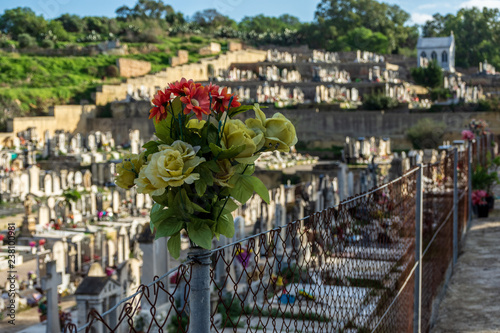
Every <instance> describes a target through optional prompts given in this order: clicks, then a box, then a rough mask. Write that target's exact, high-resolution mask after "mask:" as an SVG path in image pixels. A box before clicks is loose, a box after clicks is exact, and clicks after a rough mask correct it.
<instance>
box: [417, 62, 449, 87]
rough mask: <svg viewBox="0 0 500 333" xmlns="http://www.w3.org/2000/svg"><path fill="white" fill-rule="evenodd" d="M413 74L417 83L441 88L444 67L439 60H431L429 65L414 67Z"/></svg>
mask: <svg viewBox="0 0 500 333" xmlns="http://www.w3.org/2000/svg"><path fill="white" fill-rule="evenodd" d="M410 71H411V76H412V77H413V80H414V81H415V83H417V84H419V85H422V86H424V87H427V88H439V87H441V86H442V85H443V69H442V68H441V66H439V64H438V63H437V61H430V62H429V65H428V66H427V67H418V68H412V69H411V70H410Z"/></svg>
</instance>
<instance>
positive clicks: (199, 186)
mask: <svg viewBox="0 0 500 333" xmlns="http://www.w3.org/2000/svg"><path fill="white" fill-rule="evenodd" d="M194 189H195V190H196V194H198V196H200V197H202V196H203V195H204V194H205V192H206V191H207V183H206V182H205V180H204V179H203V177H201V174H200V179H198V180H197V181H195V182H194Z"/></svg>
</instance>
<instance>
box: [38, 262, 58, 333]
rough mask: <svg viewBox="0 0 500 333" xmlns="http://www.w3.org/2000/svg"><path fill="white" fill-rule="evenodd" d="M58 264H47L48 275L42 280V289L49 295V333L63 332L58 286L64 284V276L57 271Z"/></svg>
mask: <svg viewBox="0 0 500 333" xmlns="http://www.w3.org/2000/svg"><path fill="white" fill-rule="evenodd" d="M56 267H57V266H56V262H55V261H51V262H48V263H47V275H46V277H44V278H42V289H43V290H44V291H45V293H46V295H47V330H46V332H47V333H52V332H61V327H60V323H59V307H58V296H57V286H58V285H60V284H61V283H62V274H61V273H58V272H57V271H56Z"/></svg>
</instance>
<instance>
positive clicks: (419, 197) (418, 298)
mask: <svg viewBox="0 0 500 333" xmlns="http://www.w3.org/2000/svg"><path fill="white" fill-rule="evenodd" d="M423 178H424V168H423V165H422V164H419V170H418V171H417V193H416V211H415V261H416V263H417V267H416V268H415V296H414V306H413V332H414V333H420V331H421V327H422V238H423V232H422V230H423V228H422V225H423V203H424V196H423V193H424V188H423V184H424V183H423Z"/></svg>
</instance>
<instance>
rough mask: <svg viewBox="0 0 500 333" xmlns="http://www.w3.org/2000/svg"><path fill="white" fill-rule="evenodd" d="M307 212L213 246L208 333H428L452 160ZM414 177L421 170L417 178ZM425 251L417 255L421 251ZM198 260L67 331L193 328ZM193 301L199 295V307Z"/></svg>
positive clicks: (462, 161)
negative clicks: (418, 328) (418, 326)
mask: <svg viewBox="0 0 500 333" xmlns="http://www.w3.org/2000/svg"><path fill="white" fill-rule="evenodd" d="M468 156H469V155H468V152H467V151H461V152H459V153H458V160H457V161H456V163H457V181H456V184H457V189H458V201H457V202H458V204H459V205H458V216H457V217H458V224H457V227H458V228H459V229H458V230H459V234H461V233H462V231H463V230H465V227H466V223H467V219H468V206H469V204H468V199H469V196H468V191H469V188H468V181H469V178H468V174H469V173H468V168H469V162H470V161H469V160H468ZM419 170H420V169H419V168H414V169H412V170H410V171H409V172H407V173H406V174H405V175H403V176H402V177H400V178H398V179H396V180H394V181H392V182H390V183H388V184H385V185H383V186H380V187H378V188H375V189H373V190H371V191H369V192H367V193H363V194H361V195H358V196H356V197H353V198H350V199H348V200H345V201H344V202H341V203H340V204H339V205H338V206H336V207H330V208H327V209H325V210H322V211H320V212H316V213H314V214H311V215H310V216H308V217H306V218H303V219H297V220H295V221H294V222H291V223H288V224H284V225H282V226H280V227H277V228H275V229H272V230H267V231H264V232H262V233H259V234H256V235H252V236H250V237H247V238H244V239H242V240H240V241H237V242H235V243H231V244H229V245H226V246H223V247H220V248H216V249H213V250H211V251H207V252H206V254H205V257H210V262H211V264H210V273H209V276H208V279H209V281H210V318H209V320H208V322H207V323H206V324H207V332H208V331H210V332H262V331H264V332H267V331H272V332H278V331H280V332H281V331H283V332H410V331H413V327H414V319H415V318H414V313H415V304H417V306H418V304H420V306H421V313H422V319H421V320H422V331H423V332H427V331H429V329H430V325H431V319H432V318H431V316H432V307H433V303H434V302H435V300H436V298H437V295H438V293H439V291H440V290H441V288H442V286H443V283H444V281H446V277H447V272H449V267H450V263H451V262H452V258H453V220H454V219H453V217H454V216H453V213H454V209H453V208H454V195H453V194H454V184H455V182H454V180H455V179H454V170H455V167H454V155H453V151H448V152H447V153H443V156H442V158H441V159H440V161H439V162H437V163H435V164H431V165H426V166H425V167H423V175H424V176H423V177H422V179H420V177H419V176H418V175H419V172H420V171H419ZM417 171H418V172H417ZM419 181H421V182H422V185H423V198H422V199H423V200H422V201H423V210H422V221H423V223H422V228H423V243H422V245H423V249H424V252H423V261H422V276H423V279H422V300H421V302H416V295H415V289H414V288H415V287H414V286H415V269H416V267H417V264H418V258H417V257H416V222H415V221H416V220H418V218H419V217H418V216H417V215H416V214H417V212H418V209H417V183H418V182H419ZM417 249H418V248H417ZM203 259H206V258H200V257H190V258H189V259H188V261H187V262H185V263H184V264H182V265H181V266H179V267H178V268H176V269H174V270H172V271H170V272H167V273H166V274H165V275H164V276H163V277H160V278H159V279H157V280H156V281H155V282H153V283H152V284H150V285H149V286H142V287H141V288H140V289H139V291H138V292H137V293H136V294H135V295H132V296H131V297H129V298H128V299H127V300H126V301H123V302H121V303H118V304H117V305H115V307H114V308H112V309H111V310H108V311H107V312H105V313H103V314H102V315H101V314H99V313H98V312H96V311H91V312H90V313H89V314H88V318H87V320H88V323H87V325H85V326H82V327H80V328H77V327H76V326H75V325H73V324H70V325H68V326H67V327H66V330H67V332H77V331H83V330H85V331H86V332H93V331H96V332H188V331H189V327H190V321H198V320H203V319H202V318H198V317H197V316H196V312H194V310H193V309H194V308H195V307H196V304H194V303H191V304H190V300H189V298H190V297H189V296H190V293H191V292H192V290H194V289H193V288H197V286H196V285H193V280H192V279H191V277H192V274H193V267H196V265H197V263H199V261H200V260H203ZM192 302H195V303H196V300H192Z"/></svg>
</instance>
